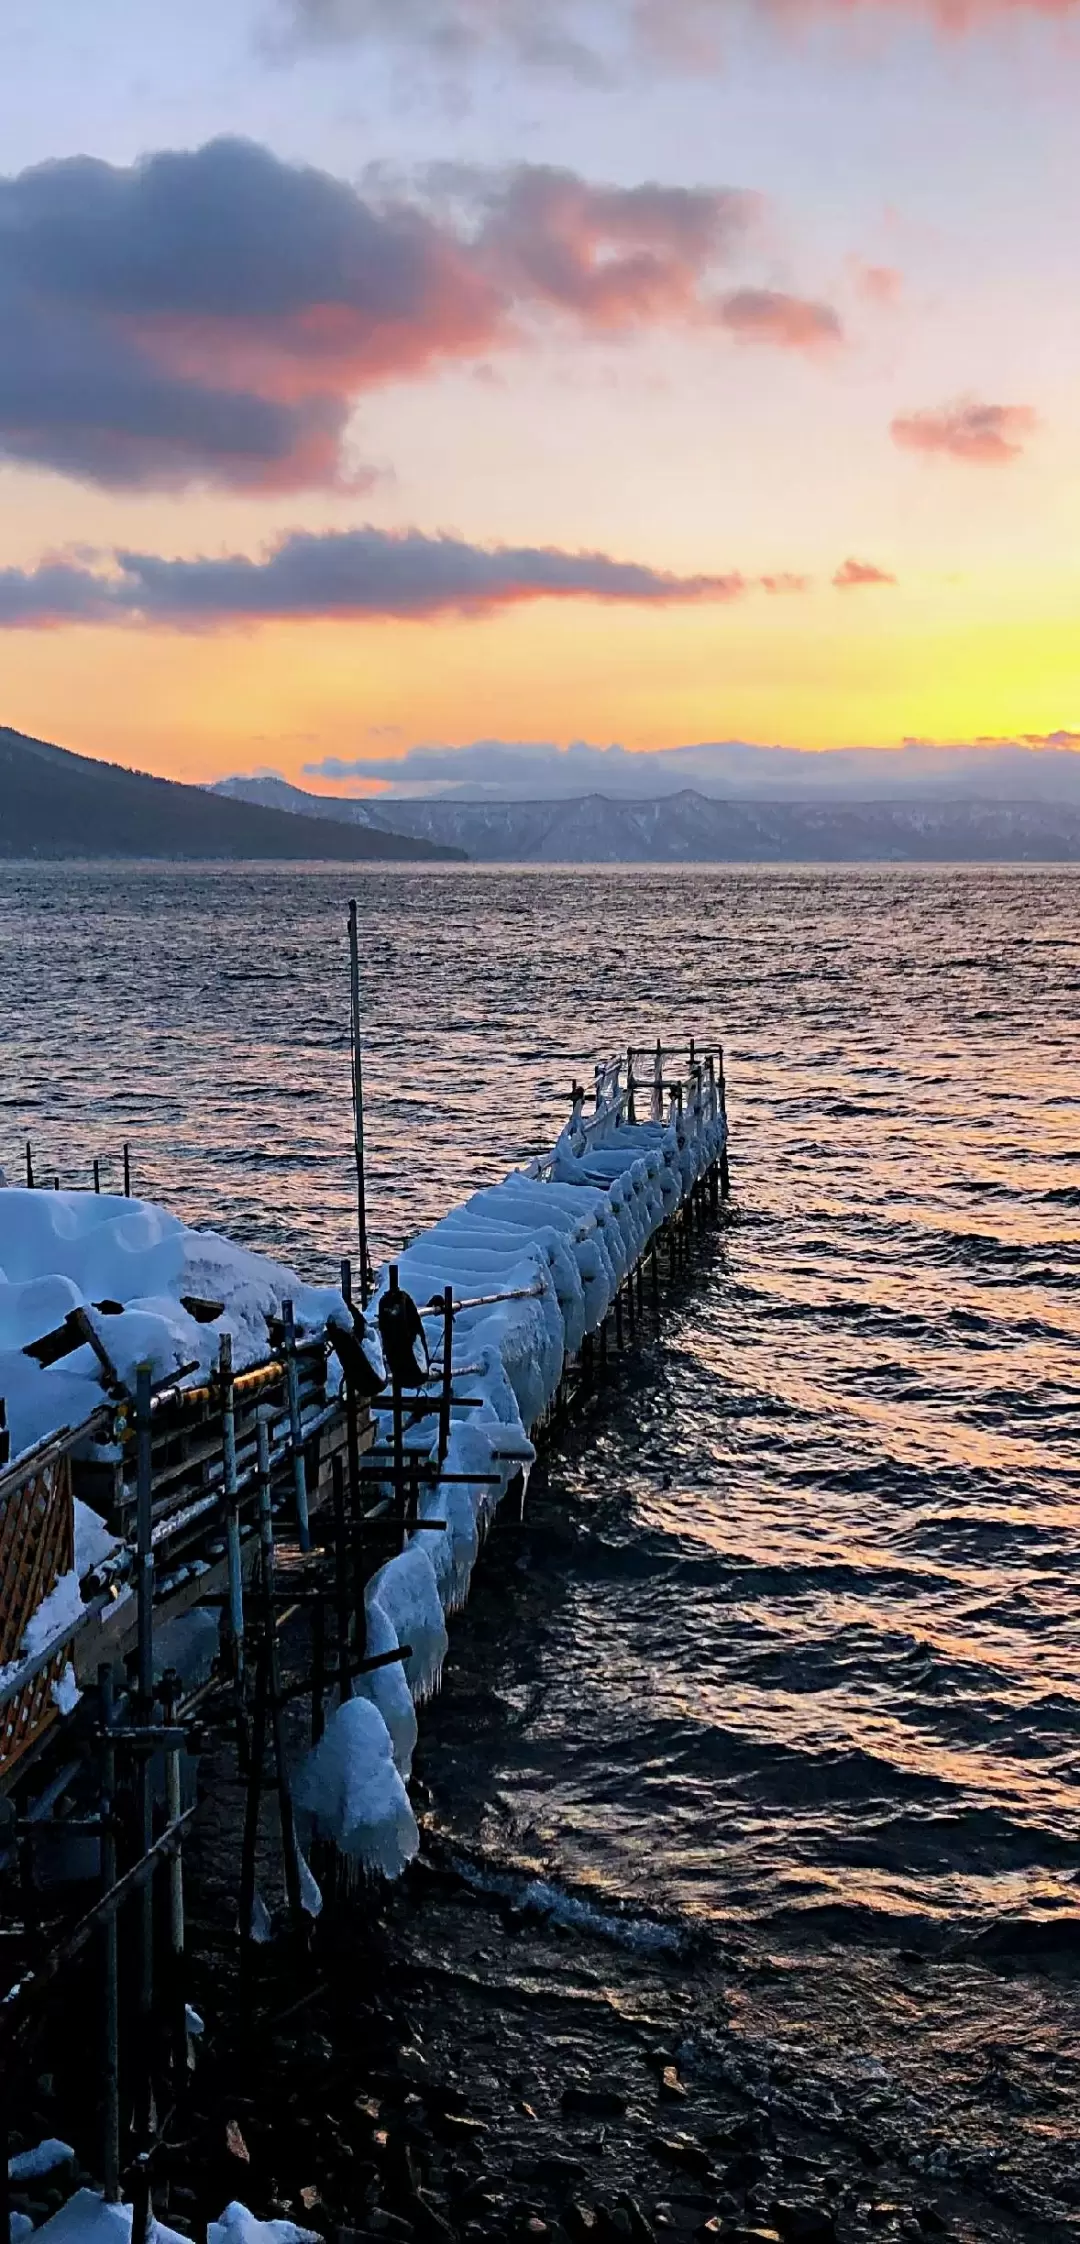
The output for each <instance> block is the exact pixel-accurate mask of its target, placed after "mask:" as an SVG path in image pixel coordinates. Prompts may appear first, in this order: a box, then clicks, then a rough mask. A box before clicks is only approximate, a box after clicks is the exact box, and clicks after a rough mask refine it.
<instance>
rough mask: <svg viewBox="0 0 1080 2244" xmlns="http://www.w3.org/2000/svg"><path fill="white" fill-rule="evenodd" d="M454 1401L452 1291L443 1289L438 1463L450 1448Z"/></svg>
mask: <svg viewBox="0 0 1080 2244" xmlns="http://www.w3.org/2000/svg"><path fill="white" fill-rule="evenodd" d="M453 1399H454V1289H453V1286H444V1287H443V1337H442V1390H441V1393H440V1395H439V1463H440V1465H445V1463H446V1452H447V1450H448V1449H449V1447H450V1424H451V1419H450V1409H451V1405H452V1403H453Z"/></svg>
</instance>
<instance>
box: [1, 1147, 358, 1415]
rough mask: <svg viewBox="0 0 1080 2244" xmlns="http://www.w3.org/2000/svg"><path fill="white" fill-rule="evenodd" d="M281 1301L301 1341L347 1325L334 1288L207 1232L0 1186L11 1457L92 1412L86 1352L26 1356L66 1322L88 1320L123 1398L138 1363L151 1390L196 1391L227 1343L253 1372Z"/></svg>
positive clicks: (142, 1212)
mask: <svg viewBox="0 0 1080 2244" xmlns="http://www.w3.org/2000/svg"><path fill="white" fill-rule="evenodd" d="M185 1300H186V1301H189V1302H190V1301H195V1302H197V1303H199V1304H206V1305H207V1306H208V1307H209V1306H210V1305H212V1304H215V1303H220V1304H221V1313H220V1315H218V1316H217V1317H212V1318H210V1320H209V1321H201V1318H199V1319H197V1318H196V1317H194V1316H192V1315H191V1313H190V1310H188V1309H186V1308H185V1307H184V1302H185ZM289 1300H291V1301H292V1303H293V1306H294V1311H295V1315H296V1322H297V1327H298V1330H299V1331H300V1332H301V1333H303V1332H305V1331H321V1330H322V1329H323V1327H324V1326H325V1325H326V1323H327V1322H328V1321H330V1322H334V1321H337V1322H342V1323H346V1322H347V1321H348V1312H347V1311H346V1308H345V1304H344V1302H343V1301H342V1298H341V1295H340V1294H338V1293H335V1292H334V1291H333V1290H332V1289H330V1288H328V1287H320V1286H309V1285H306V1284H305V1283H304V1281H303V1279H301V1278H300V1277H298V1276H297V1273H296V1272H295V1271H294V1270H289V1269H287V1268H286V1267H285V1266H284V1265H283V1264H281V1263H277V1262H271V1261H269V1260H268V1259H267V1258H266V1257H265V1256H264V1255H257V1254H251V1253H249V1252H248V1250H247V1249H246V1248H244V1247H238V1246H236V1245H235V1244H234V1243H233V1241H232V1240H231V1239H226V1238H223V1237H222V1236H221V1235H220V1234H219V1233H217V1232H213V1231H193V1230H191V1229H190V1228H189V1226H188V1225H187V1224H185V1223H182V1222H181V1221H180V1218H179V1217H178V1216H174V1215H170V1213H169V1211H168V1209H166V1208H162V1207H158V1206H155V1205H154V1203H153V1202H151V1201H147V1200H126V1199H123V1198H121V1197H119V1196H118V1195H115V1194H112V1193H104V1192H103V1193H94V1192H44V1191H36V1192H30V1191H26V1190H24V1189H23V1188H22V1187H19V1186H14V1185H8V1186H6V1187H4V1188H3V1189H2V1190H0V1396H3V1398H4V1401H5V1402H6V1404H7V1414H8V1425H9V1428H10V1433H11V1454H12V1457H13V1458H17V1457H19V1456H21V1455H22V1454H23V1452H24V1451H25V1450H28V1449H31V1448H33V1446H34V1445H35V1443H37V1442H39V1441H42V1440H43V1439H45V1437H46V1436H48V1435H50V1434H53V1433H57V1432H59V1431H60V1429H61V1428H63V1427H67V1426H78V1425H81V1424H82V1422H83V1420H84V1419H86V1418H88V1417H89V1416H90V1415H91V1413H92V1412H93V1411H94V1410H95V1409H96V1408H97V1407H98V1405H99V1404H100V1402H101V1400H102V1396H103V1391H104V1383H105V1381H106V1380H107V1374H106V1373H105V1372H104V1369H103V1366H102V1364H101V1363H100V1362H99V1360H98V1358H97V1356H96V1355H95V1353H94V1350H93V1348H92V1347H91V1346H90V1345H89V1343H88V1342H86V1343H83V1344H82V1345H81V1346H79V1347H77V1348H75V1349H73V1350H72V1352H71V1353H70V1354H68V1355H65V1356H63V1357H62V1358H61V1359H60V1360H59V1361H57V1362H56V1363H53V1364H50V1365H41V1364H40V1363H38V1362H37V1361H36V1359H35V1358H34V1357H33V1356H28V1355H26V1354H25V1353H24V1350H25V1349H26V1348H27V1347H28V1346H30V1345H32V1344H33V1342H35V1341H39V1340H42V1339H43V1338H44V1337H45V1335H46V1334H47V1333H51V1332H55V1331H56V1330H57V1329H58V1327H60V1326H61V1325H62V1324H63V1323H64V1320H65V1318H66V1317H68V1316H69V1315H70V1314H71V1312H72V1311H73V1310H83V1311H85V1312H86V1314H87V1316H88V1317H89V1320H90V1323H91V1325H92V1326H93V1329H94V1332H95V1334H96V1335H97V1337H98V1339H99V1341H100V1343H101V1345H102V1347H103V1348H104V1350H105V1353H106V1355H107V1356H108V1359H109V1361H110V1363H111V1364H112V1365H113V1366H114V1367H115V1370H116V1375H117V1378H118V1379H119V1380H120V1381H122V1382H123V1384H124V1385H125V1386H129V1387H130V1386H132V1385H133V1383H134V1378H135V1370H136V1366H137V1365H138V1364H139V1363H144V1362H147V1363H149V1364H150V1366H151V1370H152V1373H153V1377H154V1379H155V1380H160V1379H166V1378H168V1377H170V1376H171V1375H172V1374H173V1373H175V1372H178V1371H180V1370H181V1368H182V1367H183V1366H185V1365H189V1366H193V1367H194V1369H193V1370H192V1371H191V1372H190V1374H189V1376H190V1377H191V1378H192V1379H195V1378H199V1377H202V1376H204V1375H205V1374H206V1373H207V1372H209V1371H210V1370H211V1368H212V1366H213V1365H214V1363H215V1362H216V1360H217V1357H218V1353H219V1350H220V1347H221V1341H222V1338H223V1336H224V1335H225V1334H228V1335H229V1336H230V1337H231V1339H232V1344H233V1362H234V1364H235V1365H236V1368H237V1370H243V1369H244V1367H245V1366H246V1365H248V1364H252V1363H257V1362H258V1361H259V1360H260V1359H261V1358H263V1357H265V1356H266V1355H268V1354H269V1352H270V1347H269V1335H268V1319H270V1318H272V1317H280V1315H281V1305H282V1302H283V1301H289ZM103 1304H107V1305H108V1306H102V1305H103ZM205 1315H206V1311H205V1309H203V1310H202V1312H201V1317H205Z"/></svg>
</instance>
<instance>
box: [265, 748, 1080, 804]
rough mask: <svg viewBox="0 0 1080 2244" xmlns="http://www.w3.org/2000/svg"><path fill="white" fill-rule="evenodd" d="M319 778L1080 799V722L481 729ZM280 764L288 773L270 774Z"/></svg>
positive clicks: (327, 765) (417, 790)
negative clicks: (884, 733) (585, 733)
mask: <svg viewBox="0 0 1080 2244" xmlns="http://www.w3.org/2000/svg"><path fill="white" fill-rule="evenodd" d="M304 771H305V774H306V775H307V776H308V777H309V778H317V779H321V780H323V781H327V780H329V781H332V782H338V783H341V782H346V781H353V782H355V783H356V791H361V790H362V789H368V790H371V789H377V790H378V793H379V797H380V799H381V800H383V801H391V800H408V799H411V798H415V797H418V796H419V797H426V796H446V797H450V798H455V797H457V798H459V799H461V800H472V801H477V800H485V799H490V800H492V801H508V802H558V801H565V800H568V799H571V798H573V797H575V796H580V795H587V794H593V793H596V794H603V795H609V796H615V797H620V798H624V799H630V800H638V801H641V800H650V799H653V798H655V797H659V796H666V795H672V794H677V793H679V792H681V791H682V790H683V789H685V788H694V789H697V790H698V791H699V792H700V793H702V794H706V795H715V796H721V797H736V798H738V797H743V798H747V799H754V800H760V799H763V798H765V799H767V798H770V797H774V798H776V799H782V800H787V801H799V800H814V799H817V798H822V797H824V798H831V799H834V800H848V801H856V800H870V799H889V798H891V797H895V796H909V795H920V794H921V795H955V796H958V797H966V798H971V797H982V796H989V797H993V798H996V799H999V800H1024V799H1030V798H1032V797H1035V798H1039V799H1042V800H1047V801H1069V802H1078V801H1080V733H1075V732H1068V731H1062V732H1055V733H1048V734H1030V735H1027V736H1025V737H1024V738H1021V739H1019V740H976V741H964V742H950V743H942V742H932V741H907V742H905V744H904V746H903V747H902V748H836V749H826V750H823V751H821V752H820V753H818V754H811V753H808V752H807V751H805V750H800V749H795V748H782V747H762V746H755V745H752V744H750V743H749V742H746V741H738V740H725V741H700V742H697V743H696V744H694V745H692V746H686V747H676V748H658V749H653V750H644V751H641V752H639V753H636V754H635V753H632V752H630V751H628V750H627V749H625V748H622V747H620V746H619V745H618V744H617V743H616V744H612V745H611V746H610V747H597V746H594V745H592V744H591V743H590V742H588V741H581V740H578V741H573V742H571V744H570V745H569V747H566V748H562V747H559V746H557V745H556V744H555V743H554V742H552V741H504V740H476V741H471V742H469V743H468V744H467V745H465V746H462V747H437V746H432V747H423V746H420V747H415V748H410V749H409V750H408V751H407V752H406V754H405V755H403V756H387V755H384V754H382V753H381V752H378V751H375V752H372V753H362V754H358V755H356V756H351V757H340V756H324V757H321V758H319V759H318V760H316V761H313V762H311V763H307V764H305V765H304ZM268 776H277V775H268Z"/></svg>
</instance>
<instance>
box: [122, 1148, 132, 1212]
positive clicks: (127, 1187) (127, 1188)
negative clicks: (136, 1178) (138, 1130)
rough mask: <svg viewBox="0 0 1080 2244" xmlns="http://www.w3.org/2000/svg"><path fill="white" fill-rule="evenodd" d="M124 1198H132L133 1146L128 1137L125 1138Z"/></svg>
mask: <svg viewBox="0 0 1080 2244" xmlns="http://www.w3.org/2000/svg"><path fill="white" fill-rule="evenodd" d="M124 1198H125V1200H130V1198H131V1147H130V1146H129V1144H128V1142H127V1139H126V1138H125V1140H124Z"/></svg>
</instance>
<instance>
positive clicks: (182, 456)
mask: <svg viewBox="0 0 1080 2244" xmlns="http://www.w3.org/2000/svg"><path fill="white" fill-rule="evenodd" d="M756 208H757V204H756V201H755V198H754V197H752V196H750V195H746V194H742V193H739V192H736V191H734V190H724V189H711V188H700V189H686V188H670V187H664V186H660V185H655V184H649V183H646V184H643V185H642V186H639V187H632V188H621V187H610V186H604V185H602V184H600V185H597V184H594V183H591V182H589V181H587V180H583V179H581V178H579V177H578V176H577V175H576V174H574V173H572V172H568V171H560V170H556V169H554V168H552V167H548V166H536V167H530V166H527V165H522V166H516V167H510V168H509V169H504V170H500V171H495V172H490V173H480V172H476V171H470V170H465V169H463V168H460V167H456V168H455V167H443V169H442V171H441V172H438V171H435V172H432V173H431V174H430V175H429V177H428V180H427V183H426V186H425V188H424V190H423V192H421V191H420V190H418V189H414V190H412V191H409V190H406V189H404V188H400V187H399V188H398V189H397V190H396V191H391V190H390V189H389V188H387V187H386V186H385V185H382V186H373V187H372V188H371V189H370V191H369V192H367V193H366V194H364V193H360V192H358V191H357V190H356V189H355V188H353V187H352V186H349V185H347V184H346V183H345V182H344V181H342V180H339V179H335V178H332V177H331V176H330V175H329V174H328V173H326V172H321V171H318V170H316V169H314V168H312V167H310V166H301V165H294V164H286V163H283V162H282V161H281V160H280V159H279V158H278V157H276V156H274V155H272V154H271V153H270V152H269V150H267V149H265V148H260V147H257V146H255V145H254V144H252V143H251V142H247V141H235V140H218V141H213V142H210V143H209V144H208V145H207V146H206V147H204V148H201V149H197V150H194V151H192V152H187V153H159V154H157V155H152V156H148V157H147V158H145V159H144V160H143V161H142V162H140V163H137V164H133V165H131V166H129V167H127V168H123V167H117V166H114V165H110V164H106V163H101V162H99V161H97V160H94V159H91V158H89V157H82V156H80V157H72V158H70V159H66V160H64V161H62V162H57V163H51V164H42V165H38V166H36V167H34V168H33V169H31V170H29V171H24V172H22V173H20V174H19V175H18V176H17V177H15V178H10V179H0V336H2V338H3V347H2V349H0V458H3V457H5V456H6V457H7V458H9V459H15V460H20V461H26V462H35V463H37V464H39V465H41V466H43V467H46V468H52V469H55V470H57V471H59V472H60V473H62V474H66V475H73V476H80V477H82V478H84V479H86V480H89V481H92V482H96V483H101V484H105V485H112V486H124V485H159V486H165V487H169V486H174V487H175V486H180V485H183V484H186V483H193V482H203V483H210V484H219V485H226V486H231V487H235V488H240V489H245V488H254V489H260V490H275V489H276V490H285V489H299V488H311V487H315V486H319V485H323V486H325V485H331V484H335V483H338V484H340V483H342V482H345V481H348V482H352V483H354V484H355V482H356V481H360V482H362V481H363V480H364V478H363V477H362V476H361V477H360V478H355V477H353V476H351V475H350V474H349V472H348V469H347V465H346V458H345V449H344V447H345V439H346V431H347V428H348V423H349V419H350V415H351V413H352V410H353V407H354V405H355V403H356V400H357V399H358V398H359V397H360V396H362V394H363V393H364V392H365V391H366V390H370V389H371V388H373V387H374V386H376V385H377V384H380V383H384V382H387V381H391V380H402V379H407V378H409V377H413V376H417V375H421V374H423V373H424V372H425V371H426V370H427V369H429V368H431V367H433V366H436V365H440V364H444V363H446V362H447V361H450V360H453V359H455V358H457V359H460V358H466V357H473V358H476V357H480V356H482V355H484V354H486V353H488V352H490V351H492V350H495V349H498V348H500V347H506V346H508V345H510V344H518V345H520V344H522V343H523V342H524V341H525V340H526V339H527V336H528V334H529V333H530V331H531V330H532V328H533V327H534V326H535V323H536V321H537V320H538V319H546V320H548V321H549V322H550V321H551V320H552V319H556V320H560V321H562V322H563V323H569V324H570V325H571V326H572V327H573V329H574V331H575V332H576V333H579V334H586V335H588V334H592V335H605V334H610V333H612V332H618V333H621V334H625V333H630V332H634V331H638V330H644V329H647V328H649V327H656V326H661V325H674V324H682V325H684V326H686V325H694V324H697V325H703V324H709V323H711V322H712V321H714V320H723V321H726V323H727V324H728V325H729V326H731V325H734V324H736V322H735V320H734V319H733V317H732V316H731V309H730V306H731V299H730V298H729V299H728V300H727V302H726V304H723V305H722V304H721V300H719V299H718V298H717V296H716V273H717V269H718V267H720V266H721V265H722V264H723V263H724V261H725V260H726V259H728V258H729V256H730V254H731V252H732V251H733V249H734V247H735V246H736V244H737V243H740V242H741V241H742V240H743V238H744V237H745V236H746V234H747V233H748V231H749V229H750V227H751V225H752V221H753V217H754V214H755V211H756ZM765 339H772V340H776V341H779V342H787V341H789V340H790V337H789V336H787V335H784V334H780V333H779V332H777V333H776V334H775V335H774V336H773V337H766V338H765ZM368 480H370V478H368Z"/></svg>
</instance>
